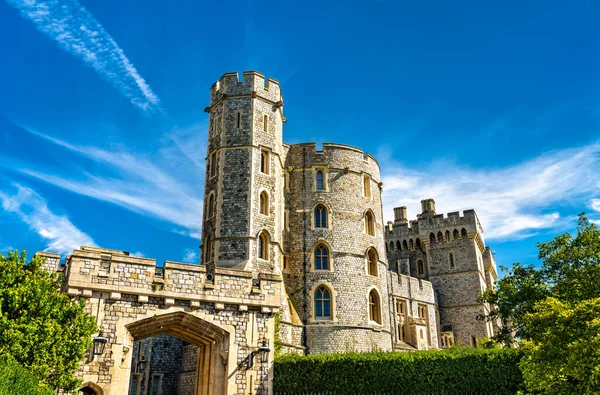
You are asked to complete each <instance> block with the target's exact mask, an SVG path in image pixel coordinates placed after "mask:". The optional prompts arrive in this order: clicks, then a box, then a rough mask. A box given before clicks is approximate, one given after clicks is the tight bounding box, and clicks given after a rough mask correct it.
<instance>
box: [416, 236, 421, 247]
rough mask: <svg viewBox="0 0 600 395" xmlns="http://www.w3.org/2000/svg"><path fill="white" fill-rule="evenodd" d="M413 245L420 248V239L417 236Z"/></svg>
mask: <svg viewBox="0 0 600 395" xmlns="http://www.w3.org/2000/svg"><path fill="white" fill-rule="evenodd" d="M415 247H417V248H421V239H419V238H418V237H417V240H415Z"/></svg>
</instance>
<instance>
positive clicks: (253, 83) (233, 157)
mask: <svg viewBox="0 0 600 395" xmlns="http://www.w3.org/2000/svg"><path fill="white" fill-rule="evenodd" d="M265 82H266V83H265ZM205 112H207V113H208V114H209V130H208V149H207V157H206V181H205V188H204V213H203V221H202V258H201V261H202V262H203V263H205V264H206V265H207V269H210V268H214V267H215V266H219V267H228V268H237V269H245V270H253V271H254V273H258V272H264V271H272V270H273V269H274V268H275V262H279V261H280V260H281V239H282V228H283V215H282V213H283V206H282V204H283V203H282V201H283V199H282V197H283V178H282V177H283V172H282V169H283V168H282V164H283V162H284V159H283V158H282V124H283V122H285V118H284V116H283V98H282V96H281V91H280V87H279V83H278V82H277V81H275V80H273V79H268V80H267V81H265V78H264V76H263V75H262V74H260V73H258V72H255V71H247V72H244V73H243V76H242V80H241V81H240V80H239V78H238V74H237V73H226V74H224V75H223V76H222V77H221V78H220V80H219V81H217V82H216V83H215V84H214V85H213V86H212V87H211V90H210V106H209V107H207V108H206V109H205Z"/></svg>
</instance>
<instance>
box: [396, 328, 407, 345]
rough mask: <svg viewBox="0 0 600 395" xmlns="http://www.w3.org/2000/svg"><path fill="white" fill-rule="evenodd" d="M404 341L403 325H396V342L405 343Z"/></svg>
mask: <svg viewBox="0 0 600 395" xmlns="http://www.w3.org/2000/svg"><path fill="white" fill-rule="evenodd" d="M405 339H406V329H404V324H399V325H398V340H400V341H402V342H403V341H405Z"/></svg>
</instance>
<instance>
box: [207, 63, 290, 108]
mask: <svg viewBox="0 0 600 395" xmlns="http://www.w3.org/2000/svg"><path fill="white" fill-rule="evenodd" d="M239 96H251V97H261V98H263V99H266V100H269V101H271V102H273V103H274V104H276V103H280V104H281V105H283V97H282V96H281V88H280V86H279V81H277V80H275V79H273V78H268V79H266V80H265V76H264V75H263V74H261V73H259V72H258V71H244V72H243V73H242V79H241V80H240V79H239V74H238V73H237V72H235V73H225V74H223V76H222V77H221V78H220V79H219V80H218V81H217V82H215V83H214V84H213V85H212V86H211V88H210V105H211V106H212V105H214V104H216V103H217V102H219V101H220V100H223V99H226V98H229V97H239Z"/></svg>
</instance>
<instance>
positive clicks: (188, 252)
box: [182, 248, 198, 263]
mask: <svg viewBox="0 0 600 395" xmlns="http://www.w3.org/2000/svg"><path fill="white" fill-rule="evenodd" d="M182 260H183V262H186V263H198V252H197V251H194V250H192V249H191V248H186V249H185V251H184V254H183V258H182Z"/></svg>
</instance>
